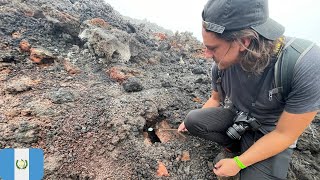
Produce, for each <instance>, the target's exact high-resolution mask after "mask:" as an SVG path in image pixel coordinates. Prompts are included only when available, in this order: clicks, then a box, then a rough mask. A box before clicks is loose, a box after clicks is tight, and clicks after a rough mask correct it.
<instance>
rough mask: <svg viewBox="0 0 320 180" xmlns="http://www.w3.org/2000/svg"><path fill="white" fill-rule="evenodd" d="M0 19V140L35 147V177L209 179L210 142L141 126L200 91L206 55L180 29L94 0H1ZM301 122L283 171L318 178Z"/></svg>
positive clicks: (2, 144) (179, 109)
mask: <svg viewBox="0 0 320 180" xmlns="http://www.w3.org/2000/svg"><path fill="white" fill-rule="evenodd" d="M0 25H1V27H0V49H1V51H0V81H1V83H0V148H9V147H10V148H15V147H39V148H42V149H44V152H45V177H44V179H216V177H215V176H214V175H213V173H212V170H211V169H210V168H209V167H208V162H209V164H210V162H212V161H213V159H214V158H215V156H216V155H217V154H218V153H219V152H220V147H219V146H218V145H217V144H215V143H213V142H209V141H205V140H202V139H198V138H195V137H192V136H189V135H188V134H185V135H186V137H187V138H186V139H184V138H182V139H181V138H173V139H171V140H170V141H169V142H166V143H154V144H148V143H145V137H144V136H143V130H144V128H146V127H148V126H155V124H157V123H159V122H160V121H163V120H165V121H166V122H168V123H169V125H170V126H171V127H172V128H177V127H178V125H179V124H180V122H181V121H183V119H184V117H185V116H186V114H187V113H188V112H189V111H190V110H192V109H195V108H200V107H201V106H202V103H204V102H205V101H206V99H207V98H208V97H209V95H210V93H209V92H210V89H211V87H210V67H211V64H212V61H210V60H207V59H205V58H203V56H202V55H201V53H202V50H203V46H202V45H201V43H200V42H198V41H197V40H196V39H195V38H194V37H192V36H191V34H190V33H176V34H173V35H172V34H164V33H162V32H158V31H156V30H154V29H150V26H148V25H144V24H138V23H131V22H130V21H129V20H127V19H125V18H123V17H122V16H121V15H120V14H119V13H117V12H115V11H114V10H113V9H112V8H111V7H110V6H109V5H107V4H105V3H104V2H103V1H100V0H93V1H89V0H79V1H77V0H72V1H71V0H70V1H68V0H58V1H51V0H49V1H44V0H37V1H35V0H31V1H22V0H12V1H9V0H2V1H0ZM199 28H200V27H199ZM22 40H25V41H27V42H28V43H29V44H30V47H31V48H33V49H30V47H28V48H24V46H23V47H22V45H21V41H22ZM37 58H39V59H40V60H41V61H40V62H39V63H36V60H37ZM311 127H312V129H313V131H311V129H307V130H306V132H305V133H304V135H303V136H302V138H301V139H300V140H299V142H298V146H297V149H296V150H295V153H294V157H293V161H292V164H291V167H290V173H289V177H288V179H309V180H315V179H320V178H319V177H320V174H319V167H318V164H319V163H320V162H319V159H320V158H319V120H315V121H314V122H313V124H312V125H311ZM185 151H188V152H189V154H190V160H188V161H181V156H182V154H183V152H185ZM159 161H161V162H163V163H164V165H165V166H166V168H167V170H168V172H169V176H168V177H159V176H157V169H158V162H159Z"/></svg>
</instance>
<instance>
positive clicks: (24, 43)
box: [19, 39, 30, 52]
mask: <svg viewBox="0 0 320 180" xmlns="http://www.w3.org/2000/svg"><path fill="white" fill-rule="evenodd" d="M19 48H20V49H21V51H23V52H29V51H30V44H29V42H28V41H27V40H25V39H23V40H21V41H20V44H19Z"/></svg>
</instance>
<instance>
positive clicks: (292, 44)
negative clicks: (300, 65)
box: [274, 38, 315, 100]
mask: <svg viewBox="0 0 320 180" xmlns="http://www.w3.org/2000/svg"><path fill="white" fill-rule="evenodd" d="M314 44H315V43H313V42H311V41H308V40H304V39H298V38H292V39H291V40H290V41H289V42H288V43H286V44H285V46H284V48H283V49H282V51H281V53H280V55H279V57H278V60H277V62H276V64H275V70H274V77H275V85H276V88H277V89H278V90H279V91H280V93H281V95H282V98H283V99H284V100H286V99H287V97H288V95H289V93H290V91H291V81H292V77H293V72H294V67H295V65H296V64H297V62H299V61H300V60H301V59H302V57H303V56H304V55H305V54H306V53H307V52H308V51H309V50H310V49H311V48H312V47H313V46H314Z"/></svg>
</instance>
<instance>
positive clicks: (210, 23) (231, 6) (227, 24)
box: [202, 0, 284, 40]
mask: <svg viewBox="0 0 320 180" xmlns="http://www.w3.org/2000/svg"><path fill="white" fill-rule="evenodd" d="M202 19H203V27H204V28H206V29H207V30H208V31H213V32H216V33H220V34H222V33H223V32H225V31H236V30H242V29H246V28H252V29H254V30H255V31H256V32H258V33H259V34H260V35H261V36H263V37H265V38H267V39H270V40H276V39H277V38H279V37H280V36H282V35H283V33H284V27H283V26H282V25H281V24H279V23H277V22H276V21H274V20H273V19H271V18H269V9H268V0H209V1H208V2H207V4H206V5H205V7H204V9H203V12H202Z"/></svg>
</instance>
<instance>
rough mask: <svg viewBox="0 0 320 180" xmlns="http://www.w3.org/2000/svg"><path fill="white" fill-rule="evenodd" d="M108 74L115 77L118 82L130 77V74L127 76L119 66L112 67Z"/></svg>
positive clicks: (112, 77)
mask: <svg viewBox="0 0 320 180" xmlns="http://www.w3.org/2000/svg"><path fill="white" fill-rule="evenodd" d="M107 74H108V75H109V76H110V78H111V79H114V80H116V81H118V82H123V81H124V80H126V79H128V76H126V75H125V74H124V73H123V72H121V70H119V69H118V68H117V67H112V68H110V69H109V70H108V71H107Z"/></svg>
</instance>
